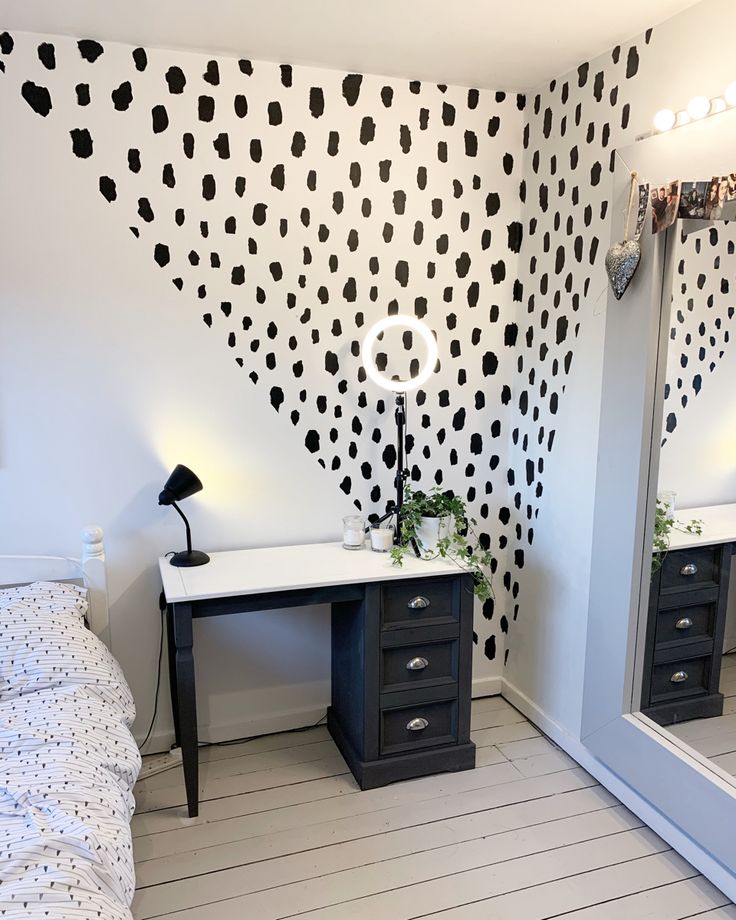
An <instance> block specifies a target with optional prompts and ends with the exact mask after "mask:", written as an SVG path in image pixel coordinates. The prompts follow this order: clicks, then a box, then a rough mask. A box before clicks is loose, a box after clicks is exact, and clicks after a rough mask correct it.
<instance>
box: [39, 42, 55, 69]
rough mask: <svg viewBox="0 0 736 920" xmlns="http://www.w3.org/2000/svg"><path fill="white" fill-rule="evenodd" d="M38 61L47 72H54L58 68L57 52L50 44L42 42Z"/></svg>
mask: <svg viewBox="0 0 736 920" xmlns="http://www.w3.org/2000/svg"><path fill="white" fill-rule="evenodd" d="M38 59H39V61H40V62H41V63H42V64H43V66H44V67H45V68H46V70H54V68H55V67H56V50H55V49H54V46H53V45H52V44H51V43H50V42H41V44H40V45H39V46H38Z"/></svg>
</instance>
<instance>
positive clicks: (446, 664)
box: [381, 639, 458, 693]
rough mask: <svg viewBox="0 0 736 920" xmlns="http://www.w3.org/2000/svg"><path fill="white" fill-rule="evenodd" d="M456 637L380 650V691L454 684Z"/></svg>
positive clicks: (456, 656)
mask: <svg viewBox="0 0 736 920" xmlns="http://www.w3.org/2000/svg"><path fill="white" fill-rule="evenodd" d="M457 664H458V640H457V639H445V640H444V641H439V642H417V643H414V644H413V645H400V646H396V647H393V648H383V649H381V692H382V693H385V692H386V691H390V690H407V689H409V688H414V687H433V686H437V685H440V684H453V685H454V684H456V683H457Z"/></svg>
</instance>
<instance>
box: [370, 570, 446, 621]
mask: <svg viewBox="0 0 736 920" xmlns="http://www.w3.org/2000/svg"><path fill="white" fill-rule="evenodd" d="M459 590H460V583H459V579H458V578H453V577H447V576H440V577H438V578H418V579H412V580H410V581H409V580H407V581H398V582H386V583H384V584H383V585H382V586H381V628H382V629H405V628H407V627H411V626H421V625H425V624H426V625H429V624H435V625H438V624H441V623H453V622H457V620H458V618H459V615H460V604H459V598H458V592H459Z"/></svg>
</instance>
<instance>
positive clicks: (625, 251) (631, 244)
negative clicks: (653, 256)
mask: <svg viewBox="0 0 736 920" xmlns="http://www.w3.org/2000/svg"><path fill="white" fill-rule="evenodd" d="M640 259H641V246H640V245H639V241H638V240H626V241H625V242H623V243H614V244H613V246H611V248H610V249H609V250H608V252H607V253H606V271H607V272H608V278H609V280H610V282H611V288H612V289H613V295H614V297H615V298H616V300H621V298H622V297H623V296H624V294H625V293H626V288H627V287H628V286H629V283H630V281H631V279H632V278H633V277H634V274H635V273H636V270H637V268H638V267H639V260H640Z"/></svg>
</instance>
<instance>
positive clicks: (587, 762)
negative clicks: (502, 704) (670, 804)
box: [501, 679, 736, 901]
mask: <svg viewBox="0 0 736 920" xmlns="http://www.w3.org/2000/svg"><path fill="white" fill-rule="evenodd" d="M501 693H502V695H503V697H504V698H505V699H506V700H508V702H509V703H511V705H512V706H515V707H516V708H517V709H518V710H519V712H521V713H523V715H525V716H526V717H527V719H529V721H530V722H532V723H534V725H536V727H537V728H538V729H539V730H540V731H542V732H544V734H545V735H547V736H548V737H549V738H551V739H552V741H554V742H555V744H558V745H559V746H560V747H561V748H562V750H563V751H565V753H567V754H569V755H570V757H572V758H573V760H576V761H577V762H578V763H579V764H580V766H581V767H583V768H584V769H585V770H587V771H588V773H590V774H591V775H592V776H594V777H595V778H596V779H597V780H598V782H599V783H601V785H602V786H605V788H606V789H608V791H609V792H611V793H612V794H613V795H615V796H616V798H617V799H619V801H621V802H623V804H624V805H626V807H627V808H629V809H630V810H631V811H633V812H634V814H635V815H637V816H638V817H639V818H641V820H642V821H644V822H645V824H647V825H648V826H649V827H650V828H651V829H652V830H653V831H655V832H656V833H657V834H659V836H660V837H662V839H663V840H666V841H667V843H669V845H670V846H671V847H673V848H674V849H675V850H676V851H677V852H678V853H679V854H680V855H681V856H683V857H684V858H685V859H687V861H688V862H689V863H691V864H692V865H693V866H695V868H696V869H698V870H699V871H700V872H702V873H703V875H704V876H705V877H706V878H707V879H709V880H710V881H711V882H713V884H714V885H715V886H716V887H717V888H720V890H721V891H722V892H723V893H724V894H725V895H727V896H728V897H729V898H731V900H732V901H736V875H734V874H733V873H732V872H730V871H729V870H728V869H727V868H726V866H724V865H723V864H722V863H721V862H719V861H718V860H716V859H714V858H713V857H712V856H711V855H710V854H709V853H708V852H707V851H706V850H703V849H702V848H701V847H699V846H698V845H697V844H696V843H695V841H693V840H692V839H691V838H690V837H688V835H687V834H685V833H684V832H683V831H681V830H680V829H679V828H678V827H677V826H676V825H674V824H672V823H671V822H670V821H669V820H668V819H667V818H666V817H665V816H664V815H663V814H662V813H661V812H660V811H658V810H657V809H655V808H653V807H652V806H651V805H650V804H649V802H647V800H646V799H643V798H642V797H641V796H640V795H639V794H638V793H637V792H636V791H635V790H634V789H632V788H631V787H630V786H628V785H627V784H626V783H624V782H623V781H622V780H621V779H619V777H618V776H616V774H615V773H612V772H611V771H610V770H609V769H607V768H606V767H605V766H604V765H603V764H602V763H601V762H600V761H599V760H597V759H596V758H595V757H593V756H592V755H591V754H590V753H589V751H588V750H587V748H585V747H584V746H583V744H582V743H581V742H580V741H579V740H578V739H577V738H573V737H572V735H569V734H568V733H567V732H566V731H565V730H564V729H563V728H561V726H560V725H558V724H557V723H556V722H554V721H553V720H552V719H550V718H549V716H547V714H546V713H545V712H544V711H543V710H542V709H540V708H539V707H538V706H537V705H536V703H533V702H532V701H531V700H530V699H529V697H527V696H526V695H525V694H523V693H522V692H521V691H520V690H518V689H517V688H516V687H515V686H514V685H513V684H511V683H509V681H507V680H505V679H502V689H501Z"/></svg>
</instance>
